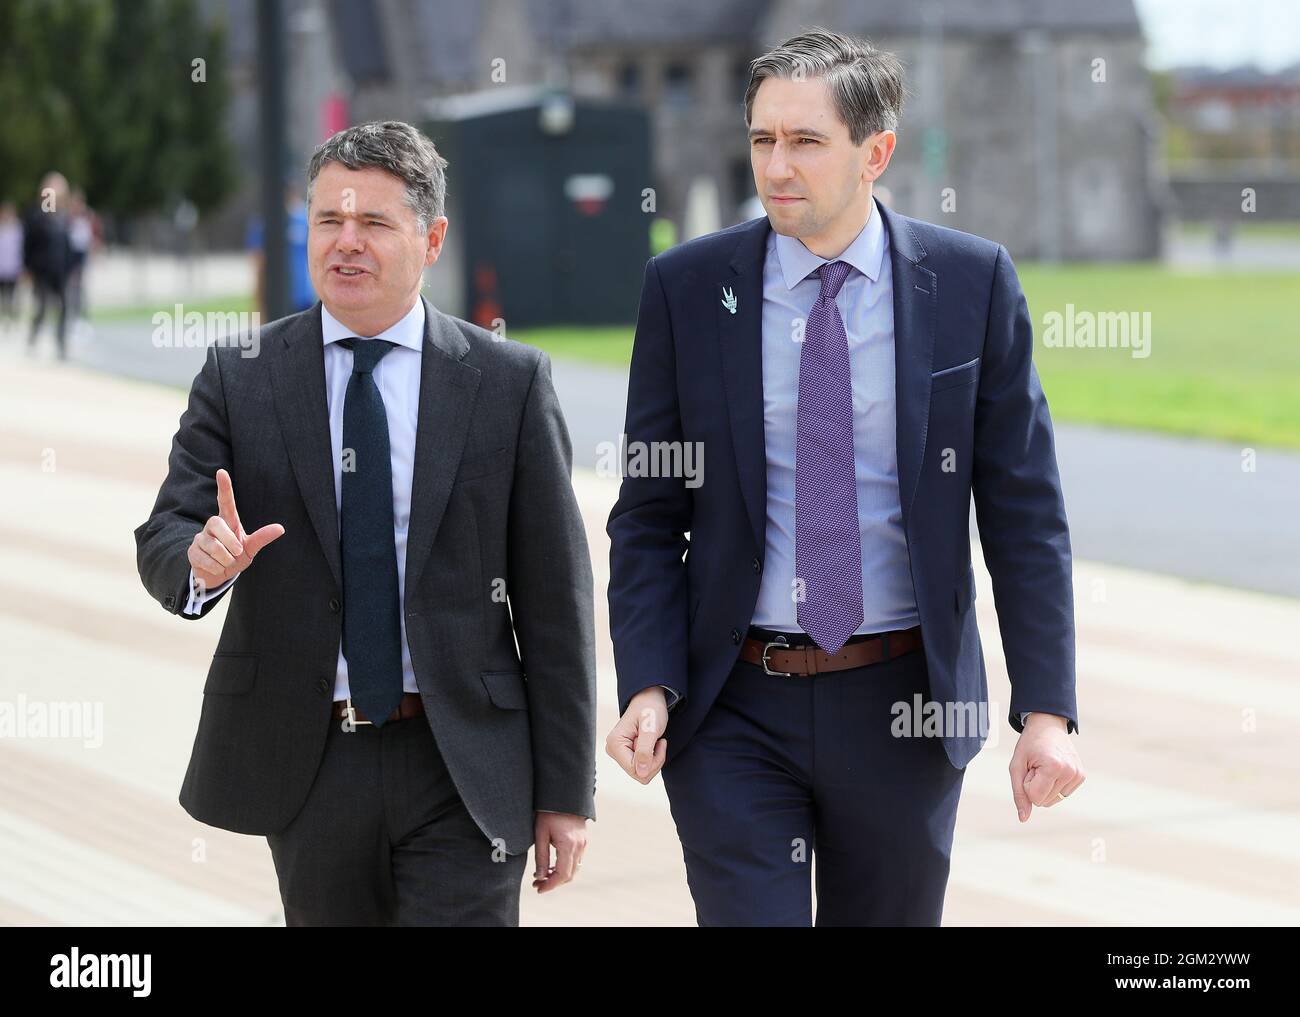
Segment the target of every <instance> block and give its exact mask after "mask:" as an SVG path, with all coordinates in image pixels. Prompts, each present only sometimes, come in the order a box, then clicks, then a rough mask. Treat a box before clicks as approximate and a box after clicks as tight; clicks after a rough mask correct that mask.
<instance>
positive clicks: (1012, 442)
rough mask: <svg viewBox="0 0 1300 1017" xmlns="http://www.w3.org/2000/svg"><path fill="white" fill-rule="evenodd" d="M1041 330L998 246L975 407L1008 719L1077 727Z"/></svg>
mask: <svg viewBox="0 0 1300 1017" xmlns="http://www.w3.org/2000/svg"><path fill="white" fill-rule="evenodd" d="M1033 347H1034V329H1033V323H1032V320H1031V319H1030V317H1029V308H1028V305H1027V303H1026V301H1025V295H1024V292H1023V290H1022V289H1021V286H1020V279H1019V278H1018V276H1017V275H1016V270H1015V266H1014V265H1012V263H1011V257H1010V255H1008V254H1007V252H1006V249H1005V248H1003V247H1002V246H1001V245H999V246H998V253H997V261H996V264H995V266H994V270H993V290H992V296H991V299H990V302H989V319H988V328H987V333H986V335H985V338H984V353H983V356H982V358H981V367H980V378H979V392H978V396H977V399H976V406H975V458H974V463H973V476H972V486H973V492H974V497H975V513H976V519H977V522H978V525H979V533H980V543H981V544H982V545H983V550H984V562H985V564H986V565H987V566H988V570H989V573H990V575H991V576H992V578H993V597H994V604H995V606H996V608H997V615H998V627H999V629H1000V631H1001V633H1002V647H1003V651H1004V653H1005V656H1006V662H1007V674H1008V676H1009V677H1010V679H1011V705H1010V709H1009V713H1008V720H1009V722H1010V723H1011V726H1012V727H1013V728H1014V729H1015V730H1016V731H1018V732H1019V731H1023V730H1024V722H1023V718H1022V717H1021V714H1022V713H1027V712H1036V711H1043V712H1045V713H1054V714H1057V715H1059V716H1062V717H1065V718H1066V719H1067V730H1068V731H1074V732H1077V731H1078V729H1079V723H1078V710H1077V707H1076V705H1075V643H1074V586H1073V577H1072V566H1071V556H1070V531H1069V527H1068V526H1067V524H1066V518H1065V501H1064V497H1063V496H1062V493H1061V480H1060V475H1059V471H1058V469H1057V463H1056V449H1055V439H1054V437H1053V434H1052V419H1051V416H1050V415H1049V414H1048V410H1047V399H1046V397H1045V396H1044V394H1043V389H1042V385H1041V384H1040V383H1039V379H1038V372H1037V370H1036V369H1035V367H1034V363H1033Z"/></svg>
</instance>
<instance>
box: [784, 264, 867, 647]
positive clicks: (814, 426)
mask: <svg viewBox="0 0 1300 1017" xmlns="http://www.w3.org/2000/svg"><path fill="white" fill-rule="evenodd" d="M851 268H852V266H851V265H849V264H848V262H844V261H831V262H827V263H826V264H825V265H823V266H822V267H821V280H822V290H821V294H820V295H819V296H818V297H817V303H815V304H813V309H812V311H811V312H810V313H809V315H808V322H807V324H806V326H805V328H804V340H803V349H802V350H800V352H799V410H798V418H797V423H796V426H795V457H794V492H795V493H794V515H795V526H794V549H795V576H796V577H797V578H799V579H801V580H802V581H803V599H802V600H801V601H800V602H799V606H798V617H799V624H800V625H801V626H802V627H803V630H804V631H805V632H807V633H808V635H810V636H811V637H812V638H813V641H814V642H815V643H816V644H817V645H818V646H820V647H821V648H822V649H823V650H825V651H826V652H827V653H837V652H839V649H840V647H842V646H843V645H844V644H845V643H846V642H848V639H849V637H850V636H851V635H853V633H854V632H855V631H857V628H858V626H859V625H861V624H862V536H861V534H860V533H859V530H858V488H857V475H856V471H855V468H854V459H853V382H852V379H851V377H850V375H849V339H848V336H847V335H846V334H845V331H844V319H843V318H841V317H840V311H839V308H838V307H836V306H835V294H837V293H838V292H839V291H840V287H841V286H843V285H844V280H845V279H846V278H848V274H849V271H850V270H851Z"/></svg>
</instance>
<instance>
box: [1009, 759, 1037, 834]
mask: <svg viewBox="0 0 1300 1017" xmlns="http://www.w3.org/2000/svg"><path fill="white" fill-rule="evenodd" d="M1025 770H1026V766H1025V761H1024V758H1023V757H1022V756H1020V755H1013V756H1012V757H1011V767H1010V774H1011V798H1012V800H1013V801H1014V802H1015V804H1016V815H1017V816H1018V817H1019V819H1020V822H1022V823H1024V822H1027V821H1028V819H1029V817H1030V815H1031V814H1032V813H1033V809H1034V807H1033V805H1032V804H1031V803H1030V801H1029V795H1028V794H1026V793H1025V786H1024V783H1025Z"/></svg>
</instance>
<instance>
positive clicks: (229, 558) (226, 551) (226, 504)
mask: <svg viewBox="0 0 1300 1017" xmlns="http://www.w3.org/2000/svg"><path fill="white" fill-rule="evenodd" d="M283 535H284V527H283V526H281V525H280V524H279V523H268V524H267V525H266V526H263V527H262V528H261V529H260V530H258V531H256V532H255V533H251V534H250V533H245V532H244V527H243V526H242V525H241V524H240V522H239V512H238V511H237V510H236V509H235V488H234V486H233V485H232V484H231V482H230V474H229V473H227V472H226V471H225V470H217V514H216V515H215V516H212V517H211V518H209V519H208V522H207V525H205V526H204V527H203V529H202V530H200V531H199V532H198V533H196V534H195V535H194V540H193V541H192V542H191V544H190V549H189V553H188V556H189V560H190V565H191V567H192V568H193V569H194V577H195V578H196V579H197V580H198V581H199V582H201V583H202V584H203V585H204V587H205V588H206V589H215V588H216V587H218V586H220V585H221V584H222V583H224V582H226V580H228V579H233V578H234V577H235V576H237V575H239V573H241V572H243V571H244V569H246V568H248V566H250V565H252V564H253V559H254V558H255V557H256V556H257V553H258V552H259V551H260V550H262V548H264V547H266V545H267V544H269V543H271V541H273V540H275V539H276V538H278V537H281V536H283Z"/></svg>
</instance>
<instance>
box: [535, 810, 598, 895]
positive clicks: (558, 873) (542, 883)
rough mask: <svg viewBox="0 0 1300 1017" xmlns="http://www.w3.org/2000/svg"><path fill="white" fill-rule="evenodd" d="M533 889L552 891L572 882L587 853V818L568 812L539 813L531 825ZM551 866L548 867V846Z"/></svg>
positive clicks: (539, 891)
mask: <svg viewBox="0 0 1300 1017" xmlns="http://www.w3.org/2000/svg"><path fill="white" fill-rule="evenodd" d="M533 838H534V844H533V858H534V861H535V862H536V865H535V866H534V867H533V889H534V890H536V891H537V892H538V893H547V892H548V891H550V890H555V889H557V888H559V887H561V886H563V885H564V884H565V883H567V882H569V881H570V880H571V879H573V877H574V876H576V875H577V874H578V866H579V865H581V864H582V856H583V853H584V852H585V851H586V850H587V817H586V816H575V815H573V814H571V813H568V812H539V813H537V818H536V819H535V820H534V824H533ZM552 844H554V845H555V864H554V865H551V864H550V862H551V845H552Z"/></svg>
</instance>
